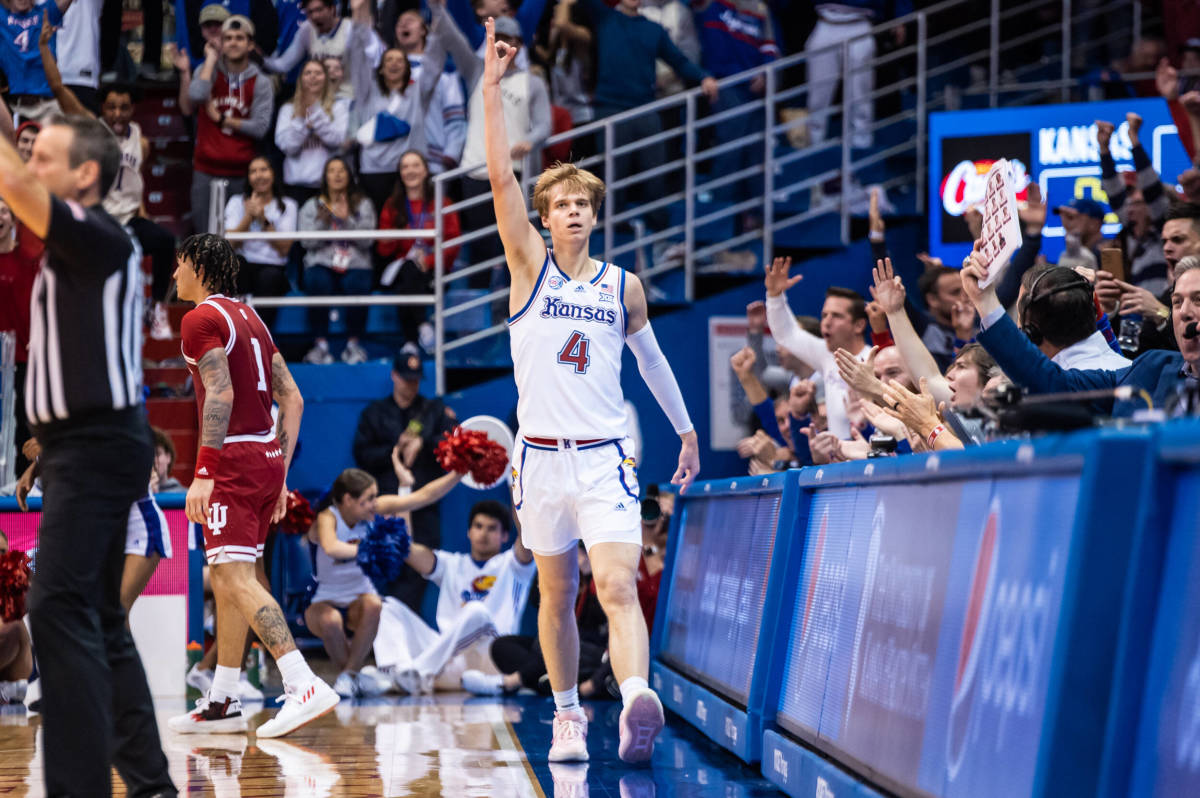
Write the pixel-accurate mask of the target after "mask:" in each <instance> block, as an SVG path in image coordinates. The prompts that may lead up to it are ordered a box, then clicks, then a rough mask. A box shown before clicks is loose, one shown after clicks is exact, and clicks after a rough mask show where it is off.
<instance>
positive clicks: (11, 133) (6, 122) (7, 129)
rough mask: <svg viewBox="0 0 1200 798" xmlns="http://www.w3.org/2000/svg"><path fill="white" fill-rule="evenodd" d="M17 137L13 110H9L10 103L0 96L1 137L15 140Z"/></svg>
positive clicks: (6, 139)
mask: <svg viewBox="0 0 1200 798" xmlns="http://www.w3.org/2000/svg"><path fill="white" fill-rule="evenodd" d="M16 137H17V129H16V127H15V126H14V125H13V118H12V111H10V110H8V103H6V102H4V100H3V99H2V98H0V138H3V139H4V140H5V141H13V140H14V139H16Z"/></svg>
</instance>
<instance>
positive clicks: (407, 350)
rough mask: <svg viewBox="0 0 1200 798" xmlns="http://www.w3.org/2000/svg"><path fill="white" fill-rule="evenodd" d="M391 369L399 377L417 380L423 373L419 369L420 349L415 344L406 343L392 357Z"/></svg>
mask: <svg viewBox="0 0 1200 798" xmlns="http://www.w3.org/2000/svg"><path fill="white" fill-rule="evenodd" d="M392 371H394V372H396V374H397V375H399V377H400V378H401V379H405V380H418V379H420V378H421V376H422V375H423V374H424V371H423V370H422V369H421V350H420V349H419V348H418V347H417V345H416V344H413V343H407V344H405V345H404V346H402V347H400V351H398V352H397V353H396V356H395V357H393V358H392Z"/></svg>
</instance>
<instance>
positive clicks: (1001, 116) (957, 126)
mask: <svg viewBox="0 0 1200 798" xmlns="http://www.w3.org/2000/svg"><path fill="white" fill-rule="evenodd" d="M1129 111H1133V112H1135V113H1137V114H1139V115H1140V116H1141V117H1142V119H1143V123H1142V127H1141V131H1140V139H1141V142H1142V146H1143V147H1144V148H1145V150H1146V153H1147V155H1148V156H1149V157H1150V160H1151V162H1152V163H1153V164H1154V167H1155V169H1156V170H1158V173H1159V175H1160V177H1161V178H1162V180H1163V181H1164V182H1166V183H1167V184H1169V185H1174V184H1175V182H1176V178H1177V177H1178V176H1179V174H1180V173H1181V172H1183V171H1184V170H1185V169H1187V168H1189V167H1190V166H1191V164H1190V163H1189V161H1188V157H1187V153H1186V152H1185V151H1184V149H1183V145H1182V144H1180V142H1179V136H1178V134H1177V133H1176V131H1175V124H1174V122H1173V121H1172V120H1171V115H1170V112H1169V111H1168V109H1167V105H1166V103H1165V102H1163V101H1162V100H1160V99H1133V100H1120V101H1111V102H1099V103H1075V104H1071V105H1041V106H1033V107H1028V108H1002V109H992V110H984V111H953V112H944V113H933V114H930V115H929V181H928V184H929V198H928V202H929V210H930V212H929V251H930V253H931V254H933V255H936V256H938V257H940V258H941V259H942V260H943V261H945V263H946V264H947V265H950V266H957V265H959V264H961V263H962V260H963V258H964V257H966V255H967V253H968V252H970V249H971V240H970V239H971V236H970V234H969V233H968V231H967V225H966V222H965V221H963V212H964V211H966V209H967V208H968V207H970V206H972V205H981V204H982V203H983V200H984V194H985V191H986V185H987V174H988V170H989V169H990V168H991V166H992V164H993V163H994V162H995V161H997V160H998V159H1000V158H1006V159H1008V161H1009V162H1010V163H1011V165H1012V175H1013V177H1014V179H1015V185H1014V189H1015V192H1016V199H1017V202H1018V204H1020V203H1023V202H1025V201H1026V199H1027V198H1028V186H1029V183H1030V182H1036V183H1037V184H1038V185H1039V187H1040V188H1041V192H1042V196H1043V197H1044V198H1045V199H1046V201H1047V205H1048V207H1049V209H1050V210H1049V214H1048V216H1047V219H1046V227H1045V229H1044V230H1043V236H1044V237H1043V242H1042V252H1043V253H1045V255H1046V257H1047V258H1048V259H1049V260H1050V261H1052V262H1054V261H1057V260H1058V257H1059V255H1060V254H1061V253H1062V250H1063V235H1064V230H1063V227H1062V221H1061V219H1060V218H1059V217H1058V215H1057V214H1056V213H1054V210H1053V209H1054V208H1055V207H1057V206H1059V205H1063V204H1065V203H1067V202H1070V201H1071V200H1072V199H1074V198H1090V199H1094V200H1096V201H1098V202H1100V203H1101V204H1102V205H1104V206H1105V208H1106V210H1107V211H1108V213H1107V215H1106V216H1105V218H1104V232H1105V234H1106V235H1108V236H1112V235H1115V234H1116V232H1117V230H1118V228H1119V223H1118V220H1117V216H1116V214H1115V213H1112V212H1111V209H1110V208H1109V207H1108V196H1107V195H1106V194H1105V193H1104V190H1103V188H1102V186H1101V184H1100V153H1099V148H1098V146H1097V144H1096V126H1095V120H1097V119H1103V120H1107V121H1109V122H1112V123H1114V124H1116V125H1117V130H1116V132H1115V133H1114V134H1113V137H1112V141H1111V144H1110V148H1111V151H1112V155H1113V159H1114V161H1115V162H1116V165H1117V170H1118V171H1122V170H1127V169H1132V168H1133V154H1132V151H1131V149H1130V142H1129V128H1128V125H1127V123H1126V121H1125V114H1126V112H1129Z"/></svg>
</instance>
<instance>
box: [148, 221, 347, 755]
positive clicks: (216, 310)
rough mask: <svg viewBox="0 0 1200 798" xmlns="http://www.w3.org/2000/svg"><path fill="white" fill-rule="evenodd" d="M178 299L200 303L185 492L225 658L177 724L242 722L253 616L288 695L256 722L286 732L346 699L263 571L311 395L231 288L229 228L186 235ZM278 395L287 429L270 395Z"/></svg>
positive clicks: (191, 324)
mask: <svg viewBox="0 0 1200 798" xmlns="http://www.w3.org/2000/svg"><path fill="white" fill-rule="evenodd" d="M177 257H178V265H177V266H176V268H175V284H176V286H177V289H178V293H179V298H180V299H182V300H184V301H186V302H194V303H195V304H196V307H195V308H194V309H193V310H190V311H188V313H187V315H186V316H184V317H183V325H182V327H183V347H182V348H183V358H184V360H186V361H187V364H188V370H189V371H190V372H191V373H192V381H193V383H194V384H195V386H196V403H197V404H198V405H199V407H200V450H199V452H198V453H197V455H196V472H195V478H194V479H193V480H192V484H191V486H190V487H189V488H188V492H187V504H186V510H187V517H188V520H189V521H192V522H194V523H197V524H201V525H203V527H204V550H205V556H206V557H207V558H208V564H209V566H210V568H211V574H212V577H211V578H212V587H213V596H214V597H215V598H216V601H217V667H216V672H215V674H214V675H213V683H212V687H211V688H209V691H208V694H207V695H205V696H202V697H201V698H200V699H198V700H197V701H196V708H195V709H193V710H192V711H191V712H189V713H188V714H186V715H180V716H179V717H176V718H172V719H171V720H170V721H169V722H168V726H169V728H171V729H172V730H173V731H177V732H237V731H245V729H246V718H245V716H244V715H243V714H242V706H241V702H240V700H239V699H238V676H239V675H240V672H241V665H242V657H243V652H244V644H245V638H246V630H247V626H250V627H253V628H254V632H255V633H256V634H257V635H258V639H259V640H261V641H262V643H263V645H265V646H266V647H267V649H268V650H269V651H270V652H271V656H273V657H274V658H275V662H276V663H277V664H278V665H279V671H280V673H281V674H282V675H283V688H284V694H285V695H284V698H285V700H284V704H283V708H282V709H280V710H279V713H278V714H277V715H276V716H275V717H274V718H272V719H271V720H268V721H267V722H266V723H264V724H263V725H261V726H259V727H258V729H257V730H256V734H257V736H258V737H279V736H280V735H284V734H287V733H288V732H291V731H292V730H294V729H296V728H297V727H299V726H301V725H303V724H305V723H308V722H309V721H310V720H313V719H314V718H317V717H319V716H321V715H323V714H325V713H326V712H328V711H329V710H330V709H332V708H333V707H334V706H335V705H336V704H337V703H338V701H339V700H340V699H339V697H338V694H337V693H335V692H334V691H333V688H331V687H330V686H329V685H327V684H326V683H325V682H323V681H322V680H320V679H318V678H317V677H316V676H315V675H313V672H312V671H311V670H310V669H309V667H308V664H307V663H306V662H305V661H304V657H303V656H301V654H300V652H299V651H297V650H296V643H295V641H294V640H293V639H292V635H291V632H289V631H288V627H287V622H286V621H285V620H284V618H283V613H282V612H281V611H280V609H279V605H278V604H277V603H276V602H275V599H274V597H272V596H271V594H270V592H268V591H267V589H266V588H264V587H263V586H262V585H261V584H260V583H259V582H258V580H257V578H256V577H255V561H256V560H257V559H258V558H259V557H261V556H262V552H263V544H264V542H265V541H266V539H267V528H268V526H269V525H270V523H271V522H272V521H276V520H278V519H280V518H282V517H283V513H284V510H285V509H286V506H287V486H286V485H285V484H284V475H285V474H286V473H287V468H288V465H289V464H290V463H291V460H292V452H293V451H294V449H295V445H296V435H297V434H298V433H299V432H300V414H301V412H302V410H303V408H304V400H303V398H301V396H300V391H299V389H298V388H297V387H296V383H295V381H294V380H293V379H292V375H291V373H290V372H289V371H288V368H287V364H286V363H285V362H284V360H283V356H282V355H280V354H279V351H278V350H277V349H276V348H275V344H274V342H273V341H272V340H271V334H270V332H268V331H267V328H266V326H265V325H264V324H263V323H262V320H261V319H260V318H259V317H258V314H257V313H255V312H254V309H253V308H251V307H249V306H247V305H244V304H242V303H241V302H238V301H236V300H234V299H231V298H230V297H229V296H228V295H229V294H233V293H234V291H235V290H236V286H237V269H238V261H237V255H236V254H235V253H234V251H233V247H231V246H230V245H229V242H227V241H225V239H223V238H220V237H218V236H214V235H208V234H204V235H194V236H192V237H191V238H188V239H187V240H185V241H184V242H183V244H181V245H180V247H179V251H178V253H177ZM272 399H274V400H275V401H276V402H278V404H279V421H278V429H279V432H278V434H276V432H275V424H274V422H273V421H272V419H271V401H272Z"/></svg>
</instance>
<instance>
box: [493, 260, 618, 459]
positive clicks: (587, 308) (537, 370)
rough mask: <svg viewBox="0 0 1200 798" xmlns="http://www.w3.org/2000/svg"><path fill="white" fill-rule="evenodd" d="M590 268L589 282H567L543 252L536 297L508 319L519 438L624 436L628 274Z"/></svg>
mask: <svg viewBox="0 0 1200 798" xmlns="http://www.w3.org/2000/svg"><path fill="white" fill-rule="evenodd" d="M593 263H595V265H596V274H595V275H594V276H593V277H591V279H585V280H583V281H580V280H572V279H571V278H570V277H567V275H566V274H564V273H563V271H562V269H560V268H558V264H557V263H555V262H554V253H553V252H550V251H549V250H547V252H546V260H545V262H544V263H543V264H542V270H541V272H540V273H539V274H538V277H537V282H535V283H534V286H533V294H532V295H531V296H530V297H529V301H528V302H526V303H525V307H523V308H521V310H520V311H519V312H518V313H517V314H516V315H515V316H513V317H512V318H510V319H509V320H508V325H509V330H508V332H509V337H510V339H511V342H512V359H513V372H514V376H515V377H516V380H517V395H518V397H519V398H518V399H517V423H518V424H519V425H520V430H521V434H522V435H531V436H537V437H546V438H570V439H574V440H580V439H583V440H587V439H592V438H624V437H625V432H626V418H625V405H624V397H623V396H622V394H621V352H622V350H623V349H624V348H625V328H626V326H627V324H628V319H627V315H628V314H627V313H626V310H625V302H624V298H625V270H624V269H622V268H620V267H619V266H614V265H613V264H611V263H600V262H598V261H593Z"/></svg>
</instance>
